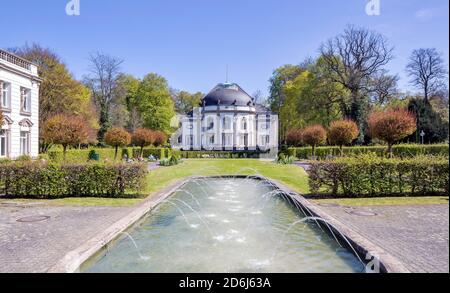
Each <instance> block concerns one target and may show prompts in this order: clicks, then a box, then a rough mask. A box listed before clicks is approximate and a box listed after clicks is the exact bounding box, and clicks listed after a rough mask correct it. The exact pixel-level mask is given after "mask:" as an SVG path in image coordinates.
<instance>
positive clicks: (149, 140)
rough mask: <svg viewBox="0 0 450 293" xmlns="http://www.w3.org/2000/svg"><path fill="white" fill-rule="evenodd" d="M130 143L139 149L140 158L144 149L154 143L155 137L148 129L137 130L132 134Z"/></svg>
mask: <svg viewBox="0 0 450 293" xmlns="http://www.w3.org/2000/svg"><path fill="white" fill-rule="evenodd" d="M132 141H133V143H134V144H135V145H136V146H138V147H140V148H141V153H140V157H141V158H142V156H143V149H144V147H146V146H149V145H152V144H153V143H154V142H155V135H154V132H153V131H151V130H150V129H146V128H138V129H136V130H135V131H134V133H133V136H132Z"/></svg>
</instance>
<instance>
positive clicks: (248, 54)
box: [0, 0, 449, 93]
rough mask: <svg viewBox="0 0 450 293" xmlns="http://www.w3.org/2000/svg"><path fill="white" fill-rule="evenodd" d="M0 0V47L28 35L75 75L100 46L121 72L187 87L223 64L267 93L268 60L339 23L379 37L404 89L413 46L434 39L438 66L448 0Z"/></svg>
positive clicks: (282, 60) (274, 61)
mask: <svg viewBox="0 0 450 293" xmlns="http://www.w3.org/2000/svg"><path fill="white" fill-rule="evenodd" d="M0 1H1V10H2V11H4V12H6V11H7V12H8V13H2V17H1V18H0V27H2V28H4V29H3V33H2V36H1V38H0V47H2V48H9V47H15V46H21V45H23V44H25V43H27V42H28V43H33V42H38V43H40V44H41V45H43V46H46V47H50V48H52V49H53V50H54V51H56V52H57V53H58V54H59V55H60V56H61V57H62V59H63V60H64V62H65V63H66V64H67V65H68V66H69V68H70V70H71V71H72V72H73V73H74V75H75V76H76V77H77V78H81V77H82V75H83V74H85V73H86V70H87V67H88V62H87V57H88V55H89V53H90V52H94V51H102V52H106V53H108V54H110V55H113V56H117V57H120V58H122V59H124V60H125V62H124V64H123V66H122V69H123V71H124V72H127V73H131V74H133V75H135V76H137V77H142V76H144V75H145V74H147V73H149V72H157V73H159V74H161V75H163V76H164V77H166V78H167V79H168V81H169V84H170V85H171V86H172V87H174V88H177V89H183V90H188V91H192V92H194V91H202V92H207V91H208V90H210V89H211V88H212V87H213V86H214V85H215V84H216V83H218V82H223V81H225V73H226V66H227V64H228V65H229V72H230V80H231V81H234V82H238V83H239V84H241V85H242V86H243V87H244V88H245V89H246V90H247V91H248V92H249V93H254V92H255V91H256V90H257V89H260V90H262V91H263V92H264V93H267V87H268V85H269V84H268V79H269V78H270V76H271V73H272V71H273V69H274V68H276V67H278V66H281V65H283V64H287V63H292V64H296V63H300V62H301V61H302V60H303V59H304V58H305V57H307V56H316V55H317V53H318V48H319V46H320V44H321V43H322V42H323V41H325V40H327V39H328V38H330V37H333V36H335V35H337V34H339V33H341V32H342V31H343V29H344V28H345V27H346V25H348V24H354V25H357V26H364V27H367V28H370V29H372V30H376V31H378V32H380V33H382V34H384V35H385V36H386V37H387V38H388V39H389V41H390V43H391V44H392V45H393V46H395V52H394V54H395V59H394V60H393V61H392V62H391V63H390V64H389V66H388V69H389V70H390V71H391V73H396V74H399V75H400V77H401V80H400V86H401V87H402V88H403V89H405V90H410V89H411V88H410V86H409V85H408V78H407V76H406V75H405V73H404V69H405V66H406V63H407V60H408V57H409V56H410V54H411V52H412V50H413V49H416V48H421V47H435V48H437V49H438V50H439V51H441V52H442V53H443V54H444V57H445V61H446V63H447V64H448V55H449V49H448V48H449V45H448V44H449V39H448V35H449V13H448V10H449V7H448V6H449V1H448V0H380V1H381V2H380V3H381V15H380V16H368V15H367V14H366V13H365V6H366V3H367V0H345V1H342V0H308V1H305V0H239V1H238V0H227V1H225V0H127V1H125V0H113V1H110V0H80V4H81V15H80V16H75V17H74V16H72V17H69V16H67V15H66V13H65V6H66V4H67V3H68V2H69V0H34V1H29V0H0ZM5 28H6V29H5ZM447 66H448V65H447Z"/></svg>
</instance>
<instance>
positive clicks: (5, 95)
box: [0, 82, 11, 109]
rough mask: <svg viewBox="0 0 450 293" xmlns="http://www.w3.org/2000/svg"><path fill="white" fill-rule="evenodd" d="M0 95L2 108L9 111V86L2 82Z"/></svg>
mask: <svg viewBox="0 0 450 293" xmlns="http://www.w3.org/2000/svg"><path fill="white" fill-rule="evenodd" d="M0 95H1V106H2V108H4V109H10V108H11V84H9V83H6V82H4V83H3V86H2V91H1V93H0Z"/></svg>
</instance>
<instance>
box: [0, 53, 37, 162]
mask: <svg viewBox="0 0 450 293" xmlns="http://www.w3.org/2000/svg"><path fill="white" fill-rule="evenodd" d="M40 82H41V79H40V78H39V76H38V68H37V66H36V65H34V64H32V63H31V62H29V61H27V60H25V59H22V58H20V57H18V56H16V55H14V54H11V53H9V52H6V51H4V50H2V49H0V111H1V112H2V113H3V116H4V121H3V123H0V159H2V158H10V159H14V158H17V157H20V156H22V155H27V156H31V157H37V156H38V153H39V85H40Z"/></svg>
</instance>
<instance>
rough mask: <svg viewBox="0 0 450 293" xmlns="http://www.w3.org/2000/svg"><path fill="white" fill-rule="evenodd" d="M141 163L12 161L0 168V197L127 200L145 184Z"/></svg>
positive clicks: (144, 169)
mask: <svg viewBox="0 0 450 293" xmlns="http://www.w3.org/2000/svg"><path fill="white" fill-rule="evenodd" d="M147 172H148V171H147V167H146V166H145V165H144V164H121V163H120V164H91V163H88V164H69V165H57V164H48V163H44V162H39V161H34V162H15V163H9V164H4V165H2V167H1V168H0V195H3V196H6V197H9V198H21V197H24V198H39V199H44V198H48V199H53V198H63V197H115V198H119V197H130V196H133V195H137V194H138V193H139V192H140V191H141V190H142V188H143V187H144V184H145V177H146V174H147Z"/></svg>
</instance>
